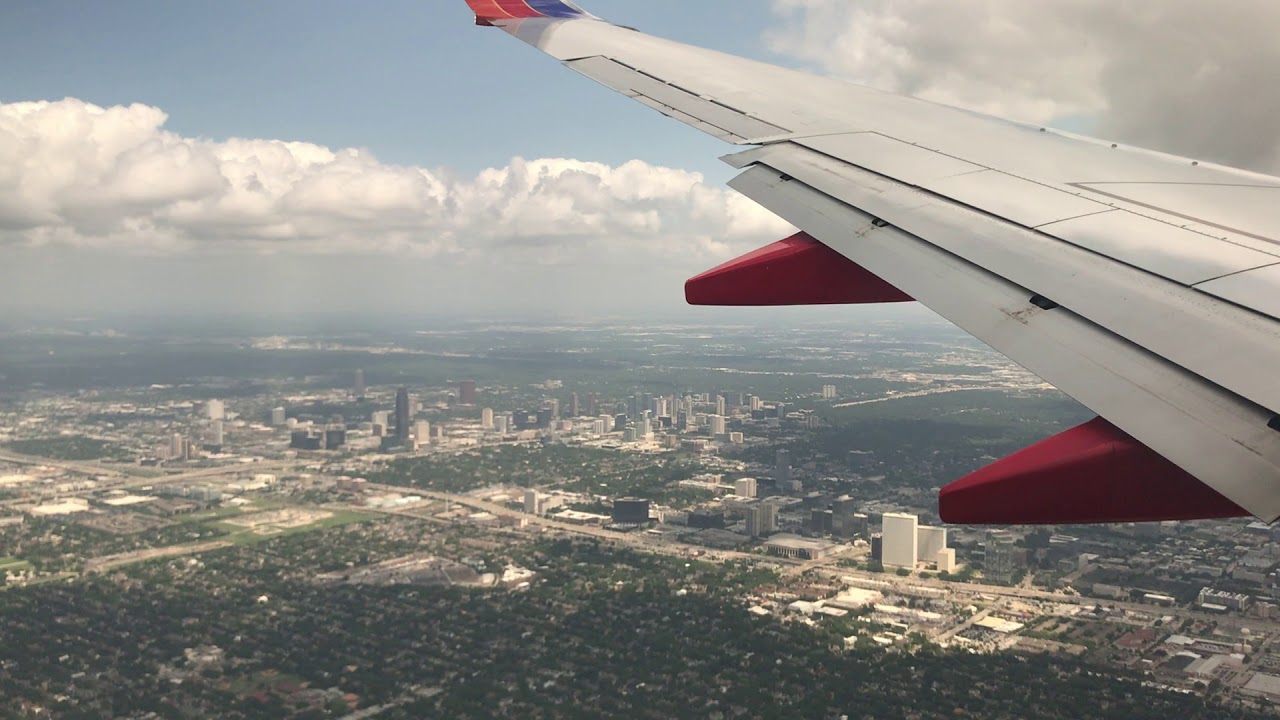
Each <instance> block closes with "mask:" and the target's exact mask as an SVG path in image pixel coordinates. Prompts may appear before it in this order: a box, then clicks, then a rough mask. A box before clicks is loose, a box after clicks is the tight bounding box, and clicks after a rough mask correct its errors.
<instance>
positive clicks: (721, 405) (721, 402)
mask: <svg viewBox="0 0 1280 720" xmlns="http://www.w3.org/2000/svg"><path fill="white" fill-rule="evenodd" d="M727 405H728V402H727V401H726V400H725V398H724V396H723V395H717V396H716V414H717V415H727V414H728V413H727V412H726V406H727Z"/></svg>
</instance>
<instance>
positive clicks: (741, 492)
mask: <svg viewBox="0 0 1280 720" xmlns="http://www.w3.org/2000/svg"><path fill="white" fill-rule="evenodd" d="M733 494H734V495H737V496H738V497H746V498H753V497H755V496H756V479H755V478H739V479H738V480H736V481H734V483H733Z"/></svg>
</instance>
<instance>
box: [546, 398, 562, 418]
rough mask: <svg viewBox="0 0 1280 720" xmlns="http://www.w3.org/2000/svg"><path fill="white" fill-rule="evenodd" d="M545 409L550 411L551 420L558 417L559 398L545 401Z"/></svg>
mask: <svg viewBox="0 0 1280 720" xmlns="http://www.w3.org/2000/svg"><path fill="white" fill-rule="evenodd" d="M547 409H548V410H550V411H551V419H552V420H559V419H560V401H559V400H557V399H555V398H552V399H551V401H550V402H548V403H547Z"/></svg>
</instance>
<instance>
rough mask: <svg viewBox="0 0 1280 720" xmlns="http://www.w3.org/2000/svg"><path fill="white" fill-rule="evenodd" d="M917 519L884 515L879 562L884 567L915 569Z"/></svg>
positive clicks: (908, 516)
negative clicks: (882, 539) (882, 542)
mask: <svg viewBox="0 0 1280 720" xmlns="http://www.w3.org/2000/svg"><path fill="white" fill-rule="evenodd" d="M918 523H919V518H917V517H916V516H915V515H907V514H905V513H885V514H884V545H883V549H882V554H881V562H882V563H884V566H885V567H892V568H907V569H908V570H910V569H913V568H915V566H916V558H917V557H918V556H919V553H917V552H916V547H917V546H918V544H919V536H918V534H917V532H916V528H917V525H918Z"/></svg>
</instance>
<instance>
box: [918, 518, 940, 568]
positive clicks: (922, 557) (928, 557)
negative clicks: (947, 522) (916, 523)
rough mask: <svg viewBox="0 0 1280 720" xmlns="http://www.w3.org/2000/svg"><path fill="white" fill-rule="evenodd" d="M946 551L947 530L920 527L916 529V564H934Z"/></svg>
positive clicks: (925, 526)
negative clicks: (940, 554)
mask: <svg viewBox="0 0 1280 720" xmlns="http://www.w3.org/2000/svg"><path fill="white" fill-rule="evenodd" d="M946 549H947V529H946V528H941V527H929V526H927V525H921V526H920V527H917V528H916V562H926V563H936V562H938V553H940V552H942V551H943V550H946Z"/></svg>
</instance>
